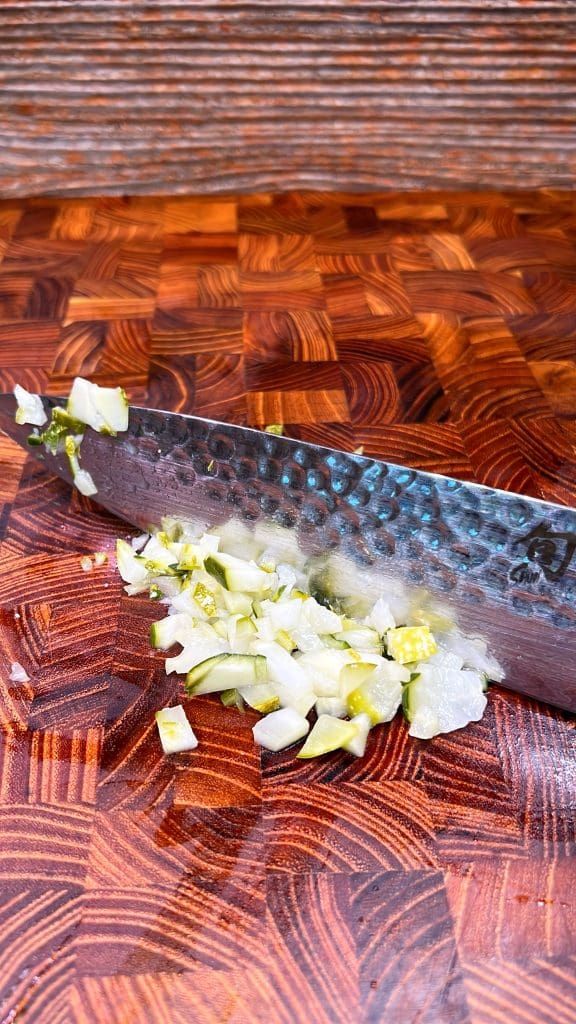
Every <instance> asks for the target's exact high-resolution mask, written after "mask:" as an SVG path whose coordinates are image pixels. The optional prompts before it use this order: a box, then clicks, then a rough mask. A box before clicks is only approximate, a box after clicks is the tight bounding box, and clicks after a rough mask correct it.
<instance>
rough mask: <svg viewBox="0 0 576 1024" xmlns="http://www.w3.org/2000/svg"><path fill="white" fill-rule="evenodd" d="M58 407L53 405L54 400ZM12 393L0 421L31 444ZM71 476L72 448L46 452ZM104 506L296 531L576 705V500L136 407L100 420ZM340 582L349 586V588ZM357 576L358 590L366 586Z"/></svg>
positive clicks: (88, 456)
mask: <svg viewBox="0 0 576 1024" xmlns="http://www.w3.org/2000/svg"><path fill="white" fill-rule="evenodd" d="M46 403H47V407H48V406H50V405H53V404H55V403H54V400H53V399H47V400H46ZM13 411H14V400H13V399H12V398H11V397H10V396H3V397H2V398H0V426H1V427H2V428H3V429H4V428H6V430H7V432H8V433H9V434H10V436H11V437H14V438H16V439H17V440H18V441H19V442H20V443H22V444H24V445H25V444H26V435H27V433H28V428H26V427H17V426H16V425H15V424H14V422H13V420H12V417H13ZM42 455H43V456H44V458H45V464H46V467H47V469H49V470H50V471H51V472H55V473H57V474H58V475H60V476H62V477H63V478H64V479H66V480H68V481H70V474H69V471H68V467H67V463H66V459H65V458H63V457H61V456H59V457H56V458H55V457H53V456H49V455H46V453H44V452H42ZM82 456H83V457H82V462H83V466H85V467H86V469H87V470H89V472H90V473H91V475H92V477H93V478H94V481H95V482H96V485H97V487H98V493H97V495H96V496H95V500H97V501H98V502H99V503H100V504H102V505H103V506H105V507H106V508H108V509H110V510H111V511H112V512H114V513H116V514H117V515H119V516H121V517H123V518H124V519H126V520H128V521H129V522H131V523H133V524H134V525H136V526H138V527H139V528H143V529H146V528H148V527H150V526H158V525H159V524H160V522H161V520H162V518H163V517H164V516H174V517H177V518H180V519H186V520H188V521H193V522H196V523H198V524H205V525H206V526H219V525H221V524H222V523H225V522H227V521H228V520H230V519H236V520H239V521H240V522H242V523H245V524H247V525H249V526H253V525H255V524H258V523H262V522H267V523H269V524H270V528H271V529H272V530H274V529H276V530H279V529H281V528H284V529H289V530H293V531H294V534H295V537H296V539H297V542H298V544H299V545H300V546H301V547H302V549H303V550H304V551H306V552H307V553H308V554H310V555H316V556H319V557H325V556H326V555H327V554H328V553H332V554H334V553H337V554H339V555H341V556H345V557H346V558H347V559H349V560H352V562H353V563H354V566H355V572H356V573H357V578H356V588H357V586H358V580H360V581H361V583H362V585H363V586H365V587H369V586H371V585H372V581H374V579H375V578H378V580H379V581H381V579H382V577H386V578H387V579H388V580H389V584H388V585H389V586H390V587H397V586H402V587H404V588H407V589H408V592H409V597H410V600H418V601H420V602H424V604H426V605H427V606H428V607H429V608H431V609H432V610H434V609H441V614H448V615H449V616H451V617H452V618H453V619H454V620H455V621H457V622H458V625H459V626H460V628H462V630H463V631H464V632H466V633H468V634H470V633H473V634H476V635H478V636H480V637H482V638H483V639H484V640H486V641H487V642H488V644H489V647H490V650H491V651H492V652H493V654H494V655H495V657H496V658H497V660H498V661H499V662H500V663H501V664H502V665H503V667H504V669H505V672H506V680H507V683H508V685H510V686H512V687H513V688H514V689H518V690H521V691H522V692H524V693H527V694H532V695H534V696H536V697H540V698H542V699H545V700H548V701H550V702H552V703H555V704H558V705H559V706H561V707H566V708H568V709H570V710H576V628H575V627H576V611H575V606H576V605H575V597H576V553H575V552H576V512H575V511H574V510H571V509H568V508H563V507H560V506H557V505H552V504H548V503H546V502H541V501H538V500H535V499H530V498H525V497H521V496H519V495H513V494H507V493H505V492H502V491H496V490H492V489H490V488H486V487H481V486H479V485H477V484H469V483H465V482H463V481H458V480H452V479H447V478H445V477H441V476H437V475H434V474H430V473H423V472H418V471H415V470H411V469H408V468H406V467H403V466H395V465H389V464H386V463H383V462H378V461H376V460H374V459H369V458H364V457H362V456H358V455H350V454H347V453H345V452H339V451H335V450H331V449H328V448H321V447H318V446H316V445H310V444H306V443H304V442H299V441H294V440H291V439H289V438H286V437H281V436H277V435H273V434H267V433H263V432H260V431H254V430H249V429H247V428H244V427H235V426H231V425H228V424H224V423H215V422H212V421H209V420H203V419H199V418H196V417H191V416H182V415H176V414H171V413H165V412H160V411H155V410H146V409H137V408H133V409H131V411H130V429H129V431H128V432H127V433H126V434H123V435H122V436H119V437H118V438H106V437H102V436H100V435H98V434H95V433H93V432H92V431H88V432H87V434H86V438H85V441H84V443H83V448H82ZM345 585H346V583H345V581H342V586H345ZM356 588H355V589H356Z"/></svg>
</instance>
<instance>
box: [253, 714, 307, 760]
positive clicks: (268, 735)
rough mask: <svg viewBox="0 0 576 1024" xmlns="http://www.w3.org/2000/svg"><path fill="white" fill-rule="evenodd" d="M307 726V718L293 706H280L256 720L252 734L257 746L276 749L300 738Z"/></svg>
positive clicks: (304, 734) (280, 748)
mask: <svg viewBox="0 0 576 1024" xmlns="http://www.w3.org/2000/svg"><path fill="white" fill-rule="evenodd" d="M309 728H310V724H309V722H308V719H307V718H305V717H304V715H299V714H298V712H297V711H295V710H294V708H280V710H279V711H272V712H271V714H269V715H266V716H265V718H261V719H260V721H259V722H256V724H255V725H254V726H252V734H253V736H254V739H255V741H256V743H258V744H259V746H261V747H265V748H266V750H274V751H277V750H283V749H284V747H289V746H290V745H291V744H292V743H296V742H297V741H298V740H301V739H302V737H303V736H306V733H307V732H308V730H309Z"/></svg>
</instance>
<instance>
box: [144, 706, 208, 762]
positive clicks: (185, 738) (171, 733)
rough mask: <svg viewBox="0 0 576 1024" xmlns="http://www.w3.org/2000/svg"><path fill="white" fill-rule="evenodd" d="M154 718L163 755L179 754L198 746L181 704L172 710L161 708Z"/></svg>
mask: <svg viewBox="0 0 576 1024" xmlns="http://www.w3.org/2000/svg"><path fill="white" fill-rule="evenodd" d="M154 717H155V719H156V725H157V726H158V732H159V734H160V742H161V744H162V749H163V751H164V753H165V754H179V753H181V752H182V751H184V750H194V749H195V748H196V747H197V746H198V740H197V739H196V736H195V735H194V732H193V730H192V726H191V725H190V722H189V721H188V719H187V717H186V712H185V711H184V708H183V707H182V705H181V704H177V705H176V706H175V707H173V708H162V710H161V711H157V712H156V714H155V716H154Z"/></svg>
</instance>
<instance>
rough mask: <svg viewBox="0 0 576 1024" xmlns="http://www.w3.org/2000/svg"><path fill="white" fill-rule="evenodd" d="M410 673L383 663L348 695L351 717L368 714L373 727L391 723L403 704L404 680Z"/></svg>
mask: <svg viewBox="0 0 576 1024" xmlns="http://www.w3.org/2000/svg"><path fill="white" fill-rule="evenodd" d="M409 678H410V673H409V672H408V670H407V669H404V668H403V667H402V666H401V665H394V664H393V663H392V662H382V664H381V665H379V666H378V667H377V668H375V669H374V671H373V672H372V674H371V675H369V676H368V678H367V679H366V680H365V681H364V682H363V683H361V685H360V686H359V687H358V688H357V689H356V690H352V692H351V693H349V694H348V712H349V714H350V715H353V716H356V715H359V714H367V715H368V716H369V718H370V721H371V723H372V725H379V723H380V722H391V721H392V719H393V718H394V715H395V714H396V712H397V710H398V708H399V707H400V704H401V703H402V680H403V679H405V680H407V679H409Z"/></svg>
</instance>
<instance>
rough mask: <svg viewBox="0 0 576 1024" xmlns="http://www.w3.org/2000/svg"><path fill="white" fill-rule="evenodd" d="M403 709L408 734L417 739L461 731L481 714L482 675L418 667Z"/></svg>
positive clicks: (403, 703)
mask: <svg viewBox="0 0 576 1024" xmlns="http://www.w3.org/2000/svg"><path fill="white" fill-rule="evenodd" d="M402 707H403V709H404V715H405V717H406V718H407V720H408V721H409V722H410V729H409V730H408V731H409V734H410V736H415V737H417V738H418V739H424V740H428V739H431V738H432V737H433V736H438V735H439V734H440V733H446V732H453V731H454V730H455V729H462V728H463V727H464V726H465V725H468V723H469V722H477V721H479V720H480V719H481V718H482V715H483V714H484V709H485V707H486V694H485V693H484V689H483V679H482V676H481V675H480V674H479V673H478V672H471V671H467V670H461V671H455V670H453V669H448V670H446V669H442V668H440V667H438V666H435V665H426V664H424V665H419V666H418V675H417V676H416V677H415V678H414V679H413V680H412V681H411V682H410V683H409V684H408V685H407V686H405V687H404V693H403V699H402Z"/></svg>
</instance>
